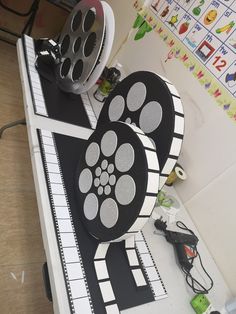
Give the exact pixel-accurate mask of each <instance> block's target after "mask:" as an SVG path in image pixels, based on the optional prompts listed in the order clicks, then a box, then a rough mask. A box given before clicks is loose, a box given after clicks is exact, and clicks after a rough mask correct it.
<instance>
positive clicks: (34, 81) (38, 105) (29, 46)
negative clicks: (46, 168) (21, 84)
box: [23, 35, 48, 117]
mask: <svg viewBox="0 0 236 314" xmlns="http://www.w3.org/2000/svg"><path fill="white" fill-rule="evenodd" d="M23 40H24V48H25V58H26V63H27V69H28V77H29V83H30V87H31V92H32V97H33V104H34V109H35V113H36V114H39V115H42V116H45V117H47V116H48V113H47V108H46V105H45V100H44V96H43V91H42V86H41V81H40V77H39V74H38V71H37V69H36V68H35V60H36V54H35V48H34V40H33V38H31V37H29V36H27V35H24V37H23Z"/></svg>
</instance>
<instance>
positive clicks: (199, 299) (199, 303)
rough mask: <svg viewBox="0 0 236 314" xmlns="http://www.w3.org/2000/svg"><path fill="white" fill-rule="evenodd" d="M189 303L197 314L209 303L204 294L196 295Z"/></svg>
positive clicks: (203, 310) (205, 308)
mask: <svg viewBox="0 0 236 314" xmlns="http://www.w3.org/2000/svg"><path fill="white" fill-rule="evenodd" d="M190 303H191V305H192V307H193V309H194V311H195V312H196V313H197V314H203V313H205V312H206V311H207V309H208V308H209V306H210V305H211V303H210V301H209V300H208V299H207V297H206V296H205V294H198V295H196V296H195V297H194V298H193V299H192V301H191V302H190Z"/></svg>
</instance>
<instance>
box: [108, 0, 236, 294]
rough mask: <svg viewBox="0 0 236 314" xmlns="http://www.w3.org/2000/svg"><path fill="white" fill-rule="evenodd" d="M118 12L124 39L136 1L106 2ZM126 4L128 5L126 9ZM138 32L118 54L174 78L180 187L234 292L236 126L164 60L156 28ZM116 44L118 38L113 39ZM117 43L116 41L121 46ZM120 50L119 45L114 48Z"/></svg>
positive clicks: (131, 65)
mask: <svg viewBox="0 0 236 314" xmlns="http://www.w3.org/2000/svg"><path fill="white" fill-rule="evenodd" d="M107 2H109V3H110V4H111V6H112V7H113V10H114V13H115V16H116V27H117V33H116V36H117V38H118V41H119V42H121V41H122V38H125V32H128V31H129V30H127V26H128V25H132V24H133V21H129V22H128V21H124V19H125V18H123V17H122V14H123V12H125V16H126V18H130V17H132V12H129V11H133V9H132V6H131V4H132V0H129V1H127V0H126V1H116V0H109V1H107ZM124 7H125V8H126V9H124ZM134 35H135V32H133V33H132V34H131V36H130V38H129V41H128V43H127V44H126V45H125V47H123V48H122V49H121V51H120V53H119V55H118V60H119V62H121V63H122V64H123V65H124V68H125V69H126V71H127V74H128V73H131V72H133V71H137V70H150V71H155V72H156V73H159V74H161V75H163V76H166V77H167V78H168V79H169V80H171V81H172V82H173V83H174V84H175V85H176V87H177V89H178V90H179V93H180V95H181V97H182V101H183V105H184V111H185V117H186V120H185V121H186V125H185V138H184V143H183V149H182V154H181V156H180V160H179V161H180V163H181V164H182V165H183V167H184V168H185V170H186V172H187V174H188V180H186V181H185V182H181V183H178V184H177V185H176V189H177V192H178V194H179V195H180V197H181V199H182V201H183V203H184V205H185V206H186V208H187V210H188V211H189V213H190V215H191V216H192V219H193V220H194V222H195V224H196V226H197V227H198V229H199V232H200V233H201V235H202V237H203V239H204V240H205V242H206V244H207V246H208V248H209V250H210V251H211V253H212V256H213V258H214V259H215V261H216V263H217V265H218V267H219V269H220V270H221V271H222V274H223V276H224V277H225V279H226V281H227V283H228V285H229V287H230V288H231V290H232V292H233V293H234V294H235V295H236V280H235V278H236V267H235V265H236V250H235V244H234V239H236V209H235V204H234V192H235V191H234V190H235V178H236V141H235V134H236V133H235V132H236V124H235V122H233V121H232V120H230V119H229V118H228V117H227V116H226V114H225V112H224V111H223V110H222V108H219V107H218V106H217V103H216V101H215V99H214V98H213V97H211V96H210V95H209V94H208V93H207V92H206V91H205V90H204V88H203V87H202V86H201V85H200V84H199V83H198V82H197V80H196V79H195V78H194V77H193V75H192V74H191V73H190V72H189V71H188V70H187V69H186V68H185V67H184V66H183V64H181V63H180V61H178V60H177V59H172V60H169V61H167V62H165V59H166V57H167V54H168V52H169V50H170V48H168V47H167V46H166V45H165V43H164V42H163V41H162V40H161V39H160V38H159V36H158V35H157V34H156V33H155V32H151V33H148V34H146V36H145V38H144V39H142V40H140V41H137V42H135V41H134V40H133V38H134ZM115 42H116V39H115ZM117 45H118V44H117ZM115 50H116V49H115Z"/></svg>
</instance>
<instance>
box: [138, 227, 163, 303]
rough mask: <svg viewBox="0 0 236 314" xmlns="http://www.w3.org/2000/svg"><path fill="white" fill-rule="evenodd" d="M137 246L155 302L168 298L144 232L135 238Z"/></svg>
mask: <svg viewBox="0 0 236 314" xmlns="http://www.w3.org/2000/svg"><path fill="white" fill-rule="evenodd" d="M135 246H136V249H137V253H138V255H139V258H140V260H141V263H142V266H143V270H144V271H145V273H146V276H147V278H148V282H149V285H150V287H151V288H152V292H153V295H154V298H155V300H161V299H164V298H167V296H168V295H167V292H166V288H165V286H164V283H163V281H162V279H161V277H160V274H159V272H158V270H157V267H156V264H155V262H154V259H153V257H152V255H151V252H150V250H149V248H148V245H147V243H146V240H145V238H144V236H143V233H142V231H141V232H139V233H137V235H136V236H135Z"/></svg>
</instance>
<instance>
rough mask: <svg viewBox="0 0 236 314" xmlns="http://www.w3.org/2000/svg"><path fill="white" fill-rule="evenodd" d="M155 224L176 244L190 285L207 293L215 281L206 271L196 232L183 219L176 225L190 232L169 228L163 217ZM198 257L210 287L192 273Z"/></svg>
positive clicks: (178, 255) (202, 292)
mask: <svg viewBox="0 0 236 314" xmlns="http://www.w3.org/2000/svg"><path fill="white" fill-rule="evenodd" d="M154 225H155V227H156V228H157V229H158V230H161V231H163V232H164V233H165V238H166V240H167V241H168V242H170V243H171V244H173V245H174V247H175V250H176V253H177V257H178V261H179V264H180V267H181V269H182V271H183V273H184V274H185V279H186V282H187V284H188V286H189V287H190V288H191V289H192V290H193V292H194V293H196V294H207V293H208V292H209V291H210V290H211V289H212V287H213V285H214V282H213V280H212V278H211V276H210V275H209V273H208V272H207V271H206V269H205V267H204V266H203V263H202V258H201V255H200V253H199V252H198V249H197V243H198V238H197V236H196V235H195V233H194V232H193V231H192V230H191V229H189V228H188V227H187V226H186V225H185V224H184V223H183V222H182V221H177V222H176V226H177V227H178V228H180V229H182V230H184V231H188V232H189V233H190V234H187V233H181V232H174V231H170V230H167V224H166V221H163V220H162V217H161V218H160V219H157V220H156V221H155V223H154ZM196 259H199V263H200V265H201V267H202V270H203V272H204V273H205V274H206V276H207V277H208V278H209V280H210V287H209V288H206V287H204V286H203V285H202V284H201V283H200V282H199V281H198V280H197V279H196V278H194V277H193V276H192V274H191V270H192V268H193V266H194V265H193V263H194V261H195V260H196Z"/></svg>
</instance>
